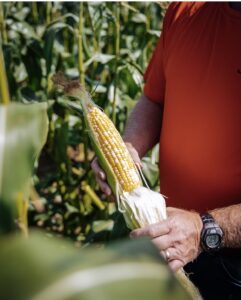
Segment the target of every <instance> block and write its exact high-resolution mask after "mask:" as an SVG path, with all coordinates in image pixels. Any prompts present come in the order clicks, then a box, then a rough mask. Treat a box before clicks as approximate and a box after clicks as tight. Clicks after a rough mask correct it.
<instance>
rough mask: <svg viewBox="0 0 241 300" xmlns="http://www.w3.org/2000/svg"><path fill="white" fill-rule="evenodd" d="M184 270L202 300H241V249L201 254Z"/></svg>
mask: <svg viewBox="0 0 241 300" xmlns="http://www.w3.org/2000/svg"><path fill="white" fill-rule="evenodd" d="M184 269H185V271H186V272H187V273H188V274H189V278H190V279H191V280H192V282H193V283H194V284H195V285H196V286H197V287H198V288H199V291H200V293H201V295H202V296H203V298H204V300H216V299H217V300H241V249H240V250H231V249H230V250H227V249H225V250H222V251H219V252H217V253H215V254H209V253H201V254H200V255H199V257H198V258H197V259H196V260H195V261H193V262H191V263H189V264H187V265H186V266H185V268H184Z"/></svg>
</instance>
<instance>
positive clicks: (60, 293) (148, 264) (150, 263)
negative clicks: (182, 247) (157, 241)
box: [0, 233, 196, 300]
mask: <svg viewBox="0 0 241 300" xmlns="http://www.w3.org/2000/svg"><path fill="white" fill-rule="evenodd" d="M0 242H1V247H0V265H1V271H0V295H1V296H2V298H3V299H8V300H14V299H18V300H26V299H32V300H47V299H51V300H70V299H71V300H79V299H84V300H91V299H96V298H98V299H105V300H113V299H115V300H123V299H126V300H133V299H138V300H146V299H149V298H150V299H152V300H160V299H165V300H190V299H191V298H190V296H189V295H188V294H187V292H186V291H185V289H184V288H183V287H182V286H181V285H180V283H179V282H178V281H177V279H176V278H175V276H174V275H173V274H172V272H171V271H170V270H169V268H168V267H167V265H166V263H165V262H164V261H163V259H162V258H161V257H160V255H159V253H158V250H157V249H156V248H155V247H154V245H152V243H151V242H150V241H148V240H146V239H144V240H135V241H125V242H122V243H117V244H115V245H114V246H112V247H111V248H108V249H98V248H97V247H96V246H93V247H88V248H87V249H81V250H79V249H78V250H77V249H74V247H71V245H70V244H69V243H67V242H64V241H63V240H60V239H59V240H58V239H56V238H51V239H50V238H48V237H46V235H43V234H40V233H39V234H36V233H35V234H32V235H31V236H30V239H28V240H23V239H20V238H19V237H16V236H11V237H8V238H5V239H1V241H0ZM43 253H44V255H43ZM195 300H196V299H195Z"/></svg>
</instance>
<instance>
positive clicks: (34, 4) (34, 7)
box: [31, 2, 38, 23]
mask: <svg viewBox="0 0 241 300" xmlns="http://www.w3.org/2000/svg"><path fill="white" fill-rule="evenodd" d="M31 4H32V5H31V6H32V16H33V20H34V23H37V22H38V6H37V2H32V3H31Z"/></svg>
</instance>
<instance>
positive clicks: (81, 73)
mask: <svg viewBox="0 0 241 300" xmlns="http://www.w3.org/2000/svg"><path fill="white" fill-rule="evenodd" d="M83 15H84V3H83V2H80V11H79V31H78V46H79V47H78V51H79V53H78V54H79V55H78V60H79V80H80V84H81V85H82V86H83V87H84V86H85V70H84V55H83ZM81 118H82V124H84V117H83V116H82V117H81ZM84 166H85V169H87V167H88V137H87V136H86V135H85V136H84Z"/></svg>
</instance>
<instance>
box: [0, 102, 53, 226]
mask: <svg viewBox="0 0 241 300" xmlns="http://www.w3.org/2000/svg"><path fill="white" fill-rule="evenodd" d="M46 110H47V104H46V103H42V104H39V103H35V104H31V105H24V104H18V103H11V104H9V105H5V106H4V105H1V106H0V199H1V204H2V205H3V206H4V207H5V208H6V207H8V208H10V210H13V211H14V210H15V209H16V198H17V195H18V193H21V194H22V195H23V197H24V198H25V199H26V198H27V197H28V193H29V186H30V179H31V175H32V172H33V167H34V162H35V160H36V158H37V157H38V155H39V152H40V150H41V148H42V147H43V145H44V143H45V141H46V137H47V131H48V119H47V113H46ZM1 212H2V211H1V209H0V213H1ZM1 219H2V216H0V220H1ZM1 225H2V226H3V225H4V224H1ZM1 229H2V228H0V230H1Z"/></svg>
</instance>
